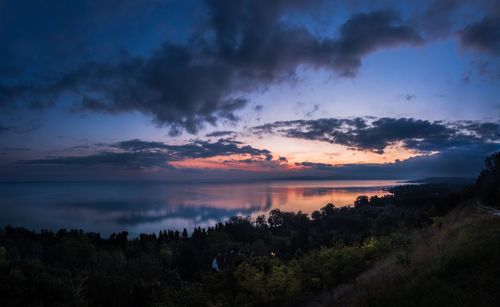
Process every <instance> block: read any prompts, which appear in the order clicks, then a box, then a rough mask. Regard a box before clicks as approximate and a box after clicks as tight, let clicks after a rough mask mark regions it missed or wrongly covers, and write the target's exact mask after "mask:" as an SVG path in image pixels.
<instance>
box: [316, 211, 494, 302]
mask: <svg viewBox="0 0 500 307" xmlns="http://www.w3.org/2000/svg"><path fill="white" fill-rule="evenodd" d="M411 238H412V246H411V247H410V250H409V254H408V256H409V257H408V258H409V265H406V264H402V262H401V261H397V260H396V259H397V258H398V257H397V256H398V254H401V253H402V251H395V252H394V253H391V254H389V255H388V256H387V257H386V258H385V259H383V260H382V261H380V262H378V263H377V264H375V265H374V266H373V267H372V268H371V269H370V270H369V271H367V272H365V273H363V274H362V275H360V276H359V277H358V278H357V280H356V282H355V284H353V285H350V286H349V287H346V286H345V285H344V287H343V288H340V289H338V290H337V292H338V293H337V295H336V301H335V302H334V303H335V304H334V305H336V306H337V305H338V306H500V218H499V217H495V216H493V215H489V214H487V213H485V212H484V211H482V210H481V209H478V208H475V207H474V206H472V203H467V204H462V205H461V206H459V207H457V208H456V209H455V210H453V211H452V212H450V213H449V214H448V215H447V216H445V217H444V218H443V219H441V220H438V221H436V222H435V223H434V225H433V226H430V227H427V228H425V229H422V230H419V231H418V232H415V233H413V234H411ZM346 289H348V290H346ZM325 305H328V304H325Z"/></svg>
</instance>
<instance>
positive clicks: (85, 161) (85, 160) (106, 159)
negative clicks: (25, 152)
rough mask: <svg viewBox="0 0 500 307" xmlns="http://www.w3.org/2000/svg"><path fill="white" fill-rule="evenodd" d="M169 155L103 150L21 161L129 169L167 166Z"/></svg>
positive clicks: (25, 162)
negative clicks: (86, 154)
mask: <svg viewBox="0 0 500 307" xmlns="http://www.w3.org/2000/svg"><path fill="white" fill-rule="evenodd" d="M168 161H169V156H168V155H167V154H163V153H157V152H110V151H103V152H99V153H97V154H93V155H89V156H72V157H67V156H66V157H47V158H43V159H34V160H26V161H21V162H22V163H24V164H42V165H78V166H111V167H120V168H125V169H130V170H138V169H145V168H152V167H161V168H167V167H168V165H167V162H168Z"/></svg>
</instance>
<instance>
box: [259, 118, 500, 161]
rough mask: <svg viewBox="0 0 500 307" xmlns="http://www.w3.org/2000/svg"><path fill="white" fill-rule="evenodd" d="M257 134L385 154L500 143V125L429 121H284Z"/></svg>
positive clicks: (269, 125)
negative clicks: (391, 149)
mask: <svg viewBox="0 0 500 307" xmlns="http://www.w3.org/2000/svg"><path fill="white" fill-rule="evenodd" d="M254 130H255V131H256V133H277V134H281V135H284V136H286V137H290V138H300V139H306V140H316V141H323V142H328V143H332V144H340V145H344V146H347V147H349V148H352V149H356V150H369V151H373V152H376V153H379V154H382V153H383V152H384V150H385V148H386V147H388V146H391V145H397V144H398V143H401V145H402V146H403V147H405V148H407V149H410V150H416V151H419V152H430V151H441V150H443V149H446V148H451V147H464V146H471V145H474V144H482V143H490V142H499V140H500V124H499V123H483V122H473V121H465V122H452V123H445V122H440V121H435V122H431V121H427V120H420V119H414V118H386V117H385V118H378V119H367V118H354V119H338V118H324V119H317V120H295V121H280V122H275V123H271V124H266V125H262V126H258V127H255V128H254Z"/></svg>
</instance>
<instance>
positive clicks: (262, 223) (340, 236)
mask: <svg viewBox="0 0 500 307" xmlns="http://www.w3.org/2000/svg"><path fill="white" fill-rule="evenodd" d="M494 157H496V158H493V159H497V160H494V161H496V162H494V163H493V164H492V166H491V167H490V166H489V165H488V163H487V167H486V170H487V171H483V172H482V173H481V175H480V177H479V178H478V180H477V184H476V186H475V188H473V187H469V188H464V187H458V186H456V185H455V186H449V185H444V184H423V185H405V186H399V187H395V188H393V189H391V190H390V191H389V192H390V194H388V195H386V196H384V197H370V198H368V197H366V196H360V197H358V199H357V200H356V202H355V204H354V206H353V207H343V208H336V207H335V206H334V205H333V204H328V205H326V206H324V207H323V208H321V209H320V210H318V211H315V212H313V213H311V216H310V217H309V216H308V215H306V214H303V213H301V212H297V213H295V212H282V211H280V210H277V209H276V210H273V211H271V212H270V214H269V216H268V217H267V218H266V217H264V216H260V217H258V218H257V219H255V220H251V219H250V218H245V217H233V218H231V219H230V220H228V221H227V222H225V223H219V224H217V225H215V226H214V227H209V228H208V229H201V228H196V229H194V231H193V232H192V234H191V236H188V233H187V230H185V231H183V232H182V233H180V232H178V231H161V232H160V233H159V234H158V235H156V234H142V235H140V236H139V237H137V238H132V239H130V238H128V234H127V233H126V232H122V233H117V234H112V235H111V236H110V237H109V238H101V237H100V235H99V234H96V233H84V232H83V231H81V230H60V231H58V232H55V233H54V232H51V231H41V232H33V231H30V230H27V229H24V228H12V227H9V226H7V227H5V228H3V229H2V230H1V231H0V305H1V306H68V305H69V306H88V305H91V306H280V305H281V306H295V305H297V304H299V305H300V304H301V303H306V302H309V301H310V300H311V298H312V297H315V296H318V295H319V294H326V295H327V296H328V297H329V299H330V300H334V299H335V288H336V287H337V286H339V285H343V284H350V283H351V284H352V283H353V281H355V280H357V278H358V277H359V276H360V274H363V272H366V271H367V270H369V269H370V268H373V267H374V266H376V264H377V263H378V262H380V261H383V260H384V259H387V257H389V255H393V256H395V257H394V259H396V263H397V265H398V266H399V267H403V268H405V270H407V271H408V272H409V271H410V270H416V271H414V272H416V273H414V274H409V275H403V274H400V275H398V276H397V278H396V277H394V278H392V279H391V280H390V281H387V287H385V288H383V290H380V291H374V292H370V293H368V294H366V295H365V296H363V297H355V298H353V300H352V304H355V303H356V302H362V303H360V304H361V305H366V303H367V302H373V304H375V305H380V306H383V305H391V304H393V305H405V301H406V300H407V299H411V300H413V301H412V302H425V301H422V300H419V301H417V300H415V298H418V297H422V293H425V292H426V291H429V289H430V287H432V289H434V287H437V288H436V289H438V290H439V291H440V292H442V293H444V294H443V296H441V297H439V298H445V297H447V296H454V297H455V298H456V299H455V300H453V301H452V302H458V303H460V302H462V303H463V304H465V305H469V303H470V302H471V301H470V300H469V299H470V298H471V297H472V296H471V295H465V296H463V297H462V296H458V297H457V296H456V295H457V292H460V291H467V287H468V286H469V284H470V283H473V284H474V285H475V287H472V288H471V289H475V290H474V291H476V290H477V291H479V290H478V289H485V290H484V291H483V290H481V291H482V292H481V291H479V292H477V293H479V294H481V295H483V297H485V300H487V301H488V302H493V301H495V299H497V297H495V295H494V294H492V293H495V292H494V289H496V288H495V287H498V286H499V285H498V281H497V279H496V276H498V273H499V270H498V268H499V267H500V265H498V264H495V261H494V260H495V259H498V252H499V250H498V248H494V249H490V250H489V251H487V250H488V248H487V247H488V246H489V245H490V244H496V245H495V246H500V244H498V243H500V242H498V239H497V238H498V229H499V226H498V224H495V223H494V222H491V225H490V224H484V225H476V224H471V225H472V226H470V227H471V228H467V229H468V230H467V231H466V232H463V233H461V232H460V231H458V234H457V235H456V238H458V239H457V240H459V242H461V243H463V244H459V245H453V248H452V247H450V248H449V249H447V250H445V251H444V254H443V256H442V257H441V256H439V257H438V258H436V259H438V260H436V259H434V258H432V257H428V258H426V259H427V260H426V261H428V262H425V261H423V262H422V263H424V264H422V266H420V267H418V268H420V269H418V270H417V269H416V268H415V267H414V262H413V261H414V260H413V259H414V257H413V256H412V250H413V248H414V246H423V245H425V244H423V243H422V242H415V236H414V235H413V234H414V233H415V232H421V231H423V230H425V229H430V228H441V227H444V226H442V225H443V221H446V219H447V214H448V213H449V212H450V211H452V210H453V209H454V208H455V207H457V206H458V205H459V204H461V203H464V202H466V201H467V200H469V201H470V202H472V199H474V197H476V195H475V193H478V194H479V195H483V194H482V193H484V192H483V187H484V186H486V185H487V184H490V183H491V181H490V180H489V179H488V180H486V179H481V178H490V177H489V176H490V174H497V175H498V167H499V165H500V164H499V163H498V154H497V155H496V156H494ZM488 169H489V170H488ZM495 178H498V177H495ZM495 180H496V179H495ZM485 182H486V183H485ZM498 182H499V181H496V183H497V186H498ZM493 183H495V182H493ZM486 190H487V191H490V190H488V189H486ZM487 195H492V196H491V197H493V198H491V201H493V202H495V201H498V200H499V198H498V194H487ZM495 197H497V198H495ZM468 227H469V226H468ZM481 232H486V233H492V232H494V233H495V234H496V236H495V235H488V236H487V238H488V240H479V238H478V236H477V235H475V234H476V233H481ZM460 240H461V241H460ZM467 242H474V243H471V245H468V243H467ZM417 243H418V244H417ZM424 243H425V242H424ZM426 244H427V243H426ZM495 257H496V258H495ZM391 259H392V258H391ZM214 261H215V262H216V264H217V265H216V266H215V267H214V266H213V265H214ZM483 266H494V268H493V269H490V270H489V271H490V272H491V274H496V275H488V274H486V273H484V272H488V271H480V272H483V273H484V274H482V275H481V274H479V273H478V274H475V273H474V272H477V269H479V268H483ZM469 276H473V277H471V278H469ZM427 281H430V283H429V284H427V283H426V282H427ZM457 281H460V282H457ZM399 282H404V285H405V286H404V287H399V288H398V287H396V286H395V285H397V284H398V283H399ZM453 282H454V283H453ZM483 284H484V285H487V287H483ZM450 285H451V286H450ZM393 286H394V287H393ZM367 288H369V286H367ZM394 289H397V290H398V291H395V290H394ZM438 290H436V291H438ZM384 291H386V292H384ZM390 291H392V292H394V293H395V294H394V295H392V296H391V295H389V294H388V293H392V292H390ZM466 293H469V292H466ZM474 293H476V292H474ZM469 294H470V293H469ZM428 298H429V300H431V301H432V299H433V297H432V296H429V297H428ZM369 304H371V303H369ZM458 305H460V304H458Z"/></svg>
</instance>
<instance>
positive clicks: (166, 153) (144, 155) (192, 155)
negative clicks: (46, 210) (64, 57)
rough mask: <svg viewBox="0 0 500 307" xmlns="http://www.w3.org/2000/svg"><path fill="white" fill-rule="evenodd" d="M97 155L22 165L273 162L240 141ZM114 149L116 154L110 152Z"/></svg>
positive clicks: (138, 143)
mask: <svg viewBox="0 0 500 307" xmlns="http://www.w3.org/2000/svg"><path fill="white" fill-rule="evenodd" d="M103 146H106V147H109V148H106V149H104V150H102V151H100V152H97V153H96V154H92V155H88V156H64V157H47V158H43V159H34V160H25V161H21V163H23V164H42V165H77V166H111V167H120V168H125V169H132V170H136V169H148V168H156V167H159V168H170V167H171V166H169V165H168V162H169V161H181V160H186V159H197V158H210V157H216V156H230V155H248V156H251V157H261V158H262V159H264V160H272V158H273V156H272V155H271V153H270V152H269V151H268V150H266V149H257V148H253V147H251V146H249V145H242V143H241V142H238V141H234V140H227V139H219V140H218V141H217V142H213V143H210V142H206V141H199V140H196V141H193V142H191V143H188V144H184V145H169V144H165V143H162V142H149V141H142V140H137V139H134V140H128V141H123V142H118V143H114V144H110V145H103ZM112 149H113V150H115V151H112Z"/></svg>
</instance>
